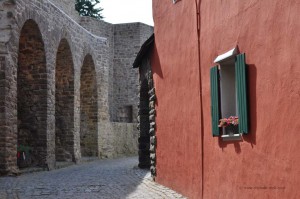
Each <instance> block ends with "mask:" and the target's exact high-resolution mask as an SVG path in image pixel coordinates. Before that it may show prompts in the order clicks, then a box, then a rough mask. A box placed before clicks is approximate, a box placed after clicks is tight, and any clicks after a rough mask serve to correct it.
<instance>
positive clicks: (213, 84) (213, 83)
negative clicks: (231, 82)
mask: <svg viewBox="0 0 300 199" xmlns="http://www.w3.org/2000/svg"><path fill="white" fill-rule="evenodd" d="M218 74H219V71H218V66H214V67H212V68H211V69H210V93H211V118H212V135H213V136H219V135H220V128H219V127H218V125H219V119H220V109H219V75H218Z"/></svg>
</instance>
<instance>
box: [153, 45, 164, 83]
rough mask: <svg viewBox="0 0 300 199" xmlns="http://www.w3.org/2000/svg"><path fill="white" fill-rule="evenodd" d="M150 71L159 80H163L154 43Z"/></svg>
mask: <svg viewBox="0 0 300 199" xmlns="http://www.w3.org/2000/svg"><path fill="white" fill-rule="evenodd" d="M151 52H152V53H151V54H152V55H151V69H152V73H153V74H156V75H158V76H159V77H160V78H161V79H163V78H164V75H163V73H162V70H161V63H160V57H159V54H158V51H157V46H156V43H155V42H154V46H153V48H152V50H151Z"/></svg>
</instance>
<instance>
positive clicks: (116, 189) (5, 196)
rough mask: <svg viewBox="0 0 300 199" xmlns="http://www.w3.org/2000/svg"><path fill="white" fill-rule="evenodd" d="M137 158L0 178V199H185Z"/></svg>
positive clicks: (97, 161) (89, 163)
mask: <svg viewBox="0 0 300 199" xmlns="http://www.w3.org/2000/svg"><path fill="white" fill-rule="evenodd" d="M137 165H138V158H137V157H129V158H118V159H113V160H96V161H93V162H88V163H82V164H78V165H72V166H69V167H66V168H62V169H58V170H52V171H42V172H36V173H28V174H23V175H21V176H18V177H1V178H0V199H10V198H18V199H32V198H34V199H35V198H39V199H41V198H42V199H52V198H53V199H68V198H70V199H71V198H72V199H74V198H75V199H77V198H78V199H82V198H88V199H96V198H100V199H106V198H107V199H114V198H116V199H120V198H129V199H133V198H138V199H141V198H145V199H156V198H157V199H162V198H167V199H169V198H171V199H173V198H184V197H183V196H182V195H180V194H178V193H176V192H175V191H173V190H171V189H168V188H167V187H164V186H162V185H159V184H157V183H156V182H154V181H153V180H152V178H151V175H150V171H149V170H145V169H139V168H138V167H137Z"/></svg>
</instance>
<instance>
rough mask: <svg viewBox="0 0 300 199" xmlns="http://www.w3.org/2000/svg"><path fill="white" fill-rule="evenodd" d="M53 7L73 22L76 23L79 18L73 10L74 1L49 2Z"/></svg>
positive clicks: (55, 0) (57, 0)
mask: <svg viewBox="0 0 300 199" xmlns="http://www.w3.org/2000/svg"><path fill="white" fill-rule="evenodd" d="M50 1H51V2H52V3H53V4H54V5H55V6H57V7H58V8H59V9H61V10H62V11H63V12H64V13H66V14H67V15H68V17H71V18H72V19H73V20H75V21H78V20H79V19H80V16H79V14H78V12H77V11H76V10H75V0H50Z"/></svg>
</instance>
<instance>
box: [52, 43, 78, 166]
mask: <svg viewBox="0 0 300 199" xmlns="http://www.w3.org/2000/svg"><path fill="white" fill-rule="evenodd" d="M55 146H56V147H55V157H56V161H65V162H71V161H75V158H74V65H73V59H72V52H71V49H70V46H69V44H68V41H67V40H66V39H62V40H61V42H60V44H59V47H58V50H57V55H56V70H55Z"/></svg>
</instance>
